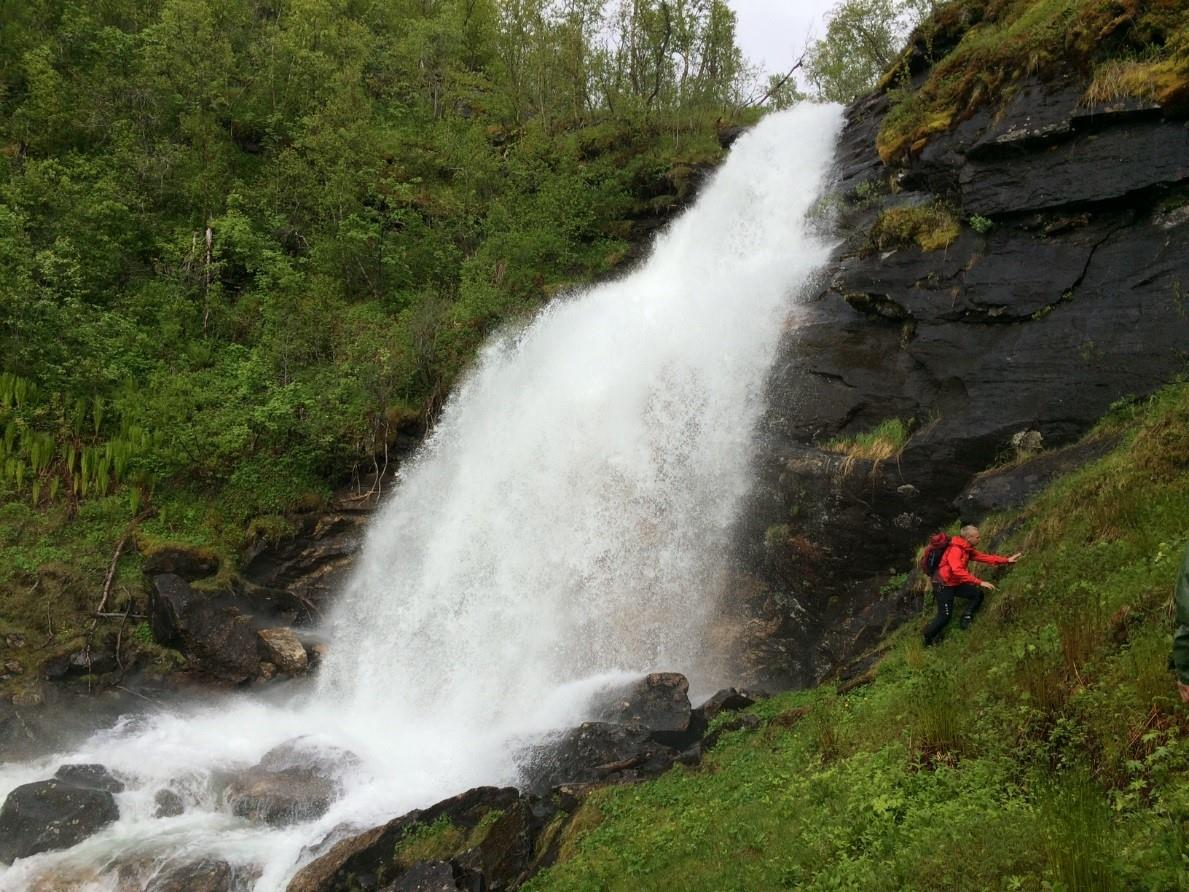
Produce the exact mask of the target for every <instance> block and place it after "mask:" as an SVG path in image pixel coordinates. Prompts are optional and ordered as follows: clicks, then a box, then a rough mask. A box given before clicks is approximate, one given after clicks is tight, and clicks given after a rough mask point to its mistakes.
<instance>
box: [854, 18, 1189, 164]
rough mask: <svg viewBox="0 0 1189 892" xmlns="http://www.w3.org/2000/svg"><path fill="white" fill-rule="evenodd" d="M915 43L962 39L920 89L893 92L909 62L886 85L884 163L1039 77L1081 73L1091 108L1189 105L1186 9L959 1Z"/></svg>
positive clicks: (911, 151) (923, 30)
mask: <svg viewBox="0 0 1189 892" xmlns="http://www.w3.org/2000/svg"><path fill="white" fill-rule="evenodd" d="M918 37H919V38H920V40H921V41H922V42H923V43H924V44H925V45H926V46H930V47H939V46H946V45H948V44H950V43H952V42H954V40H955V39H956V38H959V37H960V39H958V40H957V45H956V46H955V47H954V48H953V49H952V50H950V52H948V53H947V54H945V55H944V56H943V57H941V58H939V59H935V61H934V64H933V66H932V68H931V69H930V70H929V73H928V76H927V77H926V78H925V80H924V82H923V83H922V84H921V85H920V86H919V87H918V88H915V89H906V88H902V87H898V86H897V84H898V83H900V81H901V75H902V73H903V71H904V68H903V64H902V63H903V61H906V60H907V55H906V56H905V57H904V59H903V60H902V62H901V63H898V64H897V65H896V66H895V67H893V68H892V70H890V71H889V72H888V73H887V75H886V76H885V78H884V82H883V86H884V87H887V88H890V91H891V94H892V98H893V103H892V107H891V109H890V111H889V113H888V115H887V117H886V118H885V120H884V123H883V125H882V127H881V130H880V133H879V136H878V138H877V140H876V144H877V148H878V149H879V153H880V156H881V157H882V158H883V159H884V161H886V162H893V161H897V160H900V159H903V158H904V157H905V156H907V155H910V154H916V153H919V152H920V150H921V149H923V148H924V146H925V145H926V144H927V143H928V140H929V138H930V137H931V136H932V135H934V134H936V133H939V132H941V131H944V130H948V129H949V128H950V127H952V126H953V125H955V124H957V123H958V122H960V121H962V120H965V119H966V118H968V117H970V115H971V114H973V113H974V112H975V111H976V110H977V109H979V108H980V107H982V106H985V105H988V104H994V103H998V102H1002V101H1003V100H1005V99H1007V98H1009V97H1010V96H1011V95H1012V93H1013V92H1014V91H1015V90H1017V89H1018V88H1019V85H1020V83H1021V82H1022V81H1023V80H1024V79H1025V78H1026V77H1028V76H1029V75H1034V74H1043V73H1045V72H1054V71H1059V70H1064V71H1073V72H1075V73H1078V74H1079V75H1080V76H1081V77H1082V78H1083V79H1084V81H1085V82H1087V83H1089V84H1090V88H1089V90H1088V93H1087V100H1088V101H1104V100H1111V99H1115V98H1119V97H1120V96H1142V97H1146V98H1150V99H1154V100H1155V101H1157V102H1159V103H1161V104H1162V105H1164V106H1166V107H1169V108H1173V109H1179V108H1183V107H1185V106H1186V105H1189V5H1187V4H1186V2H1185V0H954V2H950V3H946V4H943V5H942V6H941V7H940V9H939V11H938V12H937V13H936V14H935V15H934V16H933V17H931V18H930V19H929V20H928V21H927V22H926V23H925V24H924V25H922V26H921V28H920V29H919V30H918Z"/></svg>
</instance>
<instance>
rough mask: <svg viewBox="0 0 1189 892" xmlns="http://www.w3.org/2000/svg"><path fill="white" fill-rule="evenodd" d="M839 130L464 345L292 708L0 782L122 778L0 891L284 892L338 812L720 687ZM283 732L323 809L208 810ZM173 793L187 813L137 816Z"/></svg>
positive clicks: (791, 150) (356, 815)
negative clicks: (739, 538)
mask: <svg viewBox="0 0 1189 892" xmlns="http://www.w3.org/2000/svg"><path fill="white" fill-rule="evenodd" d="M839 125H840V115H839V113H838V110H837V109H836V108H834V107H823V106H808V105H803V106H800V107H798V108H797V109H794V110H792V111H790V112H784V113H781V114H777V115H772V116H770V117H768V118H766V119H765V120H764V121H763V122H762V123H761V124H760V125H759V126H758V127H756V128H755V129H754V130H753V131H752V132H750V133H748V134H746V135H745V136H744V137H742V138H741V139H740V140H739V142H738V143H737V144H736V146H735V148H734V150H733V151H732V153H731V156H730V158H729V159H728V160H727V162H726V164H725V165H724V166H723V167H722V169H721V170H720V171H719V172H718V173H717V174H716V175H715V177H714V179H713V181H712V183H711V184H710V185H709V186H708V187H707V188H706V189H705V191H704V194H703V195H702V197H701V198H700V199H699V200H698V202H697V204H696V206H695V207H694V208H693V209H692V210H691V211H690V212H688V213H687V214H685V215H684V216H683V217H682V218H681V219H680V220H678V221H677V222H676V223H675V224H674V225H673V226H672V227H671V228H670V229H669V230H668V231H667V232H666V233H665V234H664V235H663V236H662V237H661V238H660V239H659V240H658V242H657V244H656V246H655V247H654V249H653V252H652V254H651V256H650V257H649V259H648V261H647V262H646V263H645V264H644V265H643V266H642V267H641V268H639V269H638V270H637V271H635V272H634V273H632V274H631V275H629V276H626V277H625V278H623V279H621V280H619V281H616V282H611V283H608V284H604V285H601V286H598V287H595V288H591V289H589V290H586V291H582V292H578V293H575V294H573V295H571V296H569V297H567V298H565V299H563V300H559V301H557V302H555V303H554V304H553V305H552V306H551V307H549V308H548V309H546V310H545V311H544V312H542V313H541V314H540V315H539V316H538V318H537V319H536V320H535V321H534V322H533V323H532V324H531V325H529V326H528V327H527V328H525V329H524V330H522V331H520V332H518V333H516V334H509V335H506V336H504V337H501V338H498V339H496V340H494V341H493V342H492V343H490V344H489V345H488V346H487V347H486V348H485V349H484V350H483V352H482V355H481V357H480V359H479V362H478V363H477V366H476V368H475V370H474V372H473V373H472V374H471V376H470V377H469V378H468V380H467V381H466V383H465V384H464V385H463V386H462V388H461V389H460V390H459V392H458V393H457V395H456V396H455V397H454V398H453V400H452V401H451V402H450V404H449V405H448V406H447V408H446V411H445V412H444V414H443V418H442V422H441V424H440V425H439V427H438V428H437V430H436V431H435V433H434V435H433V437H432V438H431V440H430V441H429V443H427V444H426V446H425V447H424V448H423V449H422V451H421V452H420V453H419V455H418V456H417V457H416V459H415V460H414V461H413V462H412V463H411V464H410V465H409V466H408V467H407V468H406V469H405V470H404V471H403V473H402V475H401V481H400V484H399V487H398V489H397V491H396V493H395V494H394V496H393V498H392V499H391V501H390V502H389V504H388V505H387V506H386V508H385V509H384V510H383V512H382V513H381V515H380V516H379V517H378V518H377V519H376V520H375V521H374V523H373V525H372V527H371V529H370V531H369V535H368V538H367V543H366V546H365V549H364V552H363V555H362V558H361V560H360V564H359V567H358V569H357V571H356V573H355V575H354V578H353V580H352V582H351V584H350V586H349V588H348V590H347V592H346V593H345V594H344V596H343V598H342V599H341V601H340V604H339V606H338V608H337V611H336V615H335V618H334V622H333V630H332V632H333V635H332V645H331V651H330V657H329V658H328V660H327V663H326V665H325V667H324V669H323V673H322V677H321V679H320V681H319V683H318V685H317V689H316V690H315V691H314V693H313V694H312V695H310V696H303V697H302V698H301V699H300V700H298V701H297V702H292V703H289V704H284V705H277V704H264V703H262V702H260V701H259V700H254V699H252V698H250V697H249V696H246V695H243V696H238V697H235V698H229V699H227V700H224V701H223V702H220V703H219V704H217V705H216V706H213V707H206V708H203V709H196V710H191V711H188V712H173V713H164V714H161V715H157V716H151V717H149V718H146V719H141V720H138V721H136V722H132V723H125V724H123V725H120V726H117V727H116V728H114V729H112V730H109V731H106V732H104V733H102V734H99V735H97V736H95V737H94V738H92V739H91V740H90V741H88V743H87V744H86V746H85V747H84V748H82V749H81V750H79V751H77V752H74V753H68V754H57V755H56V756H54V757H53V758H50V759H44V760H38V761H37V762H35V763H26V764H24V765H15V766H5V767H4V768H3V769H0V796H3V795H7V793H8V792H9V791H10V790H11V789H12V788H13V787H15V786H17V785H18V784H21V783H26V782H28V781H31V780H36V779H41V778H44V777H48V776H49V775H50V774H51V773H52V771H53V768H54V767H56V765H58V764H61V763H63V762H67V761H70V762H80V761H81V762H101V763H103V764H105V765H107V766H108V767H109V768H110V769H111V770H112V771H113V773H115V774H117V775H118V776H119V777H121V779H123V780H125V782H126V783H127V784H128V791H127V792H125V793H122V794H120V795H119V796H118V803H119V806H120V812H121V817H120V820H119V821H118V822H117V823H116V824H114V825H112V826H111V827H109V828H108V829H106V830H104V831H102V832H101V833H99V834H97V835H96V836H94V837H92V838H91V839H89V840H87V841H86V842H84V843H82V844H81V845H79V846H76V847H75V848H73V849H70V850H67V851H65V852H60V853H52V854H46V855H40V856H35V857H33V858H30V859H27V860H24V861H18V862H17V864H16V865H15V866H14V867H12V868H10V869H8V870H7V871H6V872H4V873H0V888H4V889H24V888H28V887H31V886H32V885H33V884H34V882H35V881H36V878H37V877H39V876H47V875H50V876H54V877H56V878H57V881H59V882H66V881H69V880H70V878H75V879H77V881H78V883H79V884H80V885H78V886H77V887H76V888H80V889H84V888H85V889H92V888H93V889H110V888H113V887H114V884H115V866H116V865H118V864H120V863H125V864H126V863H129V862H130V861H135V860H137V859H147V860H157V861H169V862H172V863H185V862H187V861H193V860H197V859H199V858H202V857H217V858H221V859H223V860H227V861H229V862H231V863H233V864H243V865H259V866H260V867H261V868H262V870H263V873H262V874H261V875H260V878H259V880H258V881H257V882H256V885H255V888H256V890H257V892H272V890H277V889H283V888H284V885H285V883H286V881H287V879H288V877H289V876H291V875H292V873H293V872H294V871H295V869H296V866H297V864H298V862H299V860H301V858H302V854H301V853H302V848H303V847H304V846H307V845H312V844H314V843H316V842H318V841H319V840H321V839H322V838H323V837H324V836H325V835H326V833H327V832H329V830H330V829H331V828H333V827H335V826H336V825H338V824H340V823H342V822H344V821H347V822H352V823H357V824H359V825H367V824H369V823H376V822H379V821H381V820H384V819H386V818H388V817H391V816H393V815H395V814H399V813H401V812H403V811H407V810H408V809H410V808H413V807H417V806H425V805H428V804H430V803H431V802H433V801H436V800H437V799H440V798H442V797H445V796H448V795H451V794H453V793H457V792H460V791H461V790H463V789H466V788H467V787H469V786H474V785H477V784H483V783H500V782H514V781H515V780H516V766H515V764H514V756H513V754H514V752H515V750H516V749H517V746H518V745H519V744H520V743H523V742H527V741H530V740H531V739H532V738H533V737H534V736H535V735H539V734H541V733H544V732H547V731H550V730H554V729H557V728H562V727H566V726H568V725H572V724H574V723H576V722H577V721H579V720H580V719H581V718H582V717H583V710H584V709H585V708H586V706H587V704H588V703H589V700H590V698H591V696H593V695H594V694H595V693H597V692H598V691H599V690H600V689H602V688H604V687H605V686H606V685H607V684H608V683H609V682H610V681H615V680H622V679H624V678H625V677H627V676H628V675H633V674H640V673H644V672H648V671H653V670H658V669H660V670H675V671H680V672H684V673H686V674H687V675H689V676H690V678H691V681H692V683H693V685H694V687H695V689H698V688H701V689H703V690H709V688H710V686H711V685H712V684H714V683H717V682H719V681H722V680H723V679H719V678H716V677H715V672H716V667H717V666H718V665H719V663H717V662H716V659H715V658H718V657H721V656H722V655H720V654H714V653H711V652H709V648H708V645H707V625H708V623H709V622H710V621H711V620H712V618H713V613H714V611H715V609H716V607H717V606H718V597H719V595H720V594H721V584H722V581H723V576H724V570H725V561H726V555H727V547H728V535H729V532H730V529H731V525H732V523H733V522H734V521H735V519H736V513H737V510H738V507H739V504H740V500H741V499H742V497H743V496H744V494H745V493H746V490H747V486H748V471H749V462H750V459H751V441H752V437H753V433H754V427H755V424H756V422H757V420H758V418H759V415H760V412H761V411H762V408H763V404H762V391H763V386H764V380H765V375H766V372H767V369H768V367H769V365H770V363H771V360H772V357H773V354H774V351H775V348H776V344H777V341H778V339H779V337H780V333H781V329H782V325H783V324H784V322H785V320H786V319H787V317H788V316H789V313H790V311H791V309H792V299H793V298H794V296H795V294H796V292H797V290H798V288H799V287H800V286H802V285H803V283H805V281H806V280H807V279H808V277H809V276H810V274H811V273H812V272H813V270H814V269H816V268H817V267H818V266H820V265H821V264H822V263H823V262H824V260H825V259H826V255H827V252H828V245H827V244H826V243H825V242H824V241H823V240H822V239H820V238H819V237H817V236H816V235H815V234H814V232H813V231H812V229H811V227H810V226H809V224H808V223H807V221H806V215H807V212H808V211H809V209H810V207H811V205H812V203H813V202H814V201H815V200H816V198H817V196H818V195H819V193H820V191H821V189H822V187H823V185H824V181H825V177H826V173H827V168H828V165H829V163H830V160H831V155H832V149H833V145H834V139H835V136H836V133H837V130H838V128H839ZM302 734H305V735H310V734H313V735H315V736H316V737H317V739H319V740H322V741H325V742H326V743H329V744H334V745H336V746H340V747H344V748H346V749H349V750H352V751H353V752H355V753H357V754H358V755H359V756H360V757H361V764H360V766H359V768H358V770H357V771H356V772H354V773H353V774H352V775H351V777H350V778H349V779H348V783H347V790H346V794H345V796H344V797H343V798H342V799H340V800H339V801H338V802H337V803H335V804H334V805H333V806H332V808H331V810H330V811H329V812H328V813H327V814H326V815H325V816H324V817H323V818H321V819H319V820H317V821H313V822H309V823H306V824H301V825H298V826H295V827H290V828H286V829H273V828H269V827H264V826H262V825H255V824H250V823H249V822H247V821H245V820H243V819H239V818H234V817H233V816H231V815H230V814H228V813H226V811H224V810H222V808H221V806H220V803H219V801H218V797H217V795H216V794H215V793H214V792H212V791H213V790H214V789H215V785H213V784H212V783H211V780H210V779H211V776H212V774H217V773H218V772H219V771H225V770H227V769H229V768H232V769H233V768H236V767H243V766H246V765H249V764H252V763H253V762H255V761H256V760H257V759H258V758H259V757H260V755H261V754H262V753H263V752H264V751H266V750H267V749H269V748H270V747H272V746H274V745H275V744H277V743H279V742H281V741H283V740H286V739H289V738H292V737H295V736H298V735H302ZM167 785H172V786H173V787H174V788H175V789H180V790H181V791H182V792H183V793H184V795H185V798H186V799H187V804H188V809H187V811H186V813H185V814H183V815H182V816H179V817H174V818H162V819H157V818H153V817H152V799H153V795H154V793H155V791H156V790H159V789H162V788H163V787H165V786H167ZM0 870H3V868H0ZM53 888H58V887H53Z"/></svg>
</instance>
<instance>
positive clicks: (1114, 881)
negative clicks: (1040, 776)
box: [1036, 769, 1122, 892]
mask: <svg viewBox="0 0 1189 892" xmlns="http://www.w3.org/2000/svg"><path fill="white" fill-rule="evenodd" d="M1036 816H1037V819H1038V821H1039V825H1040V830H1041V835H1042V840H1043V846H1044V853H1045V858H1046V860H1047V861H1048V866H1049V869H1050V870H1051V871H1052V873H1053V875H1054V879H1056V880H1058V881H1059V882H1060V884H1061V885H1060V888H1064V889H1068V890H1070V892H1114V890H1118V889H1121V888H1122V886H1121V884H1120V883H1119V881H1118V878H1117V877H1116V875H1115V873H1114V871H1113V869H1112V866H1111V863H1110V848H1109V836H1110V828H1111V814H1110V807H1109V805H1108V803H1107V800H1106V796H1105V795H1104V793H1103V791H1102V789H1101V788H1100V787H1099V786H1098V784H1096V783H1095V782H1094V780H1093V778H1092V777H1091V776H1090V774H1089V772H1088V771H1086V770H1084V769H1076V770H1074V771H1071V772H1068V773H1066V774H1064V775H1062V776H1060V777H1053V778H1050V779H1048V780H1046V781H1045V782H1044V783H1043V784H1042V785H1041V787H1040V790H1039V795H1038V796H1037V802H1036Z"/></svg>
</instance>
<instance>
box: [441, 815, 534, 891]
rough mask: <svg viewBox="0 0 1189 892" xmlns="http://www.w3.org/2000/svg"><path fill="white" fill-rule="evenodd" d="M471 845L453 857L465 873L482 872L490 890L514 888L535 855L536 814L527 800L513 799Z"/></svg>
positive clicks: (480, 873) (473, 874)
mask: <svg viewBox="0 0 1189 892" xmlns="http://www.w3.org/2000/svg"><path fill="white" fill-rule="evenodd" d="M467 844H468V845H471V848H470V849H468V850H466V851H465V852H461V853H458V854H457V855H456V856H455V858H453V859H452V860H453V861H454V863H455V864H457V865H458V866H459V867H461V868H462V869H463V871H464V873H465V874H466V875H469V876H479V877H482V879H483V884H484V885H483V887H484V889H485V890H490V892H501V890H504V889H511V888H514V887H515V885H516V881H517V880H518V879H520V878H521V876H522V875H523V874H524V871H525V869H526V868H527V867H528V864H529V861H530V860H531V859H532V857H533V817H532V813H531V811H530V809H529V806H528V804H527V803H526V802H525V801H524V800H523V799H519V800H517V801H516V802H513V803H511V804H510V805H509V806H508V807H507V808H504V809H502V813H501V814H500V816H499V817H498V818H496V819H495V821H494V822H492V824H491V826H490V827H488V828H487V830H486V832H485V833H484V834H483V838H482V839H481V840H478V841H477V842H474V841H471V840H468V842H467Z"/></svg>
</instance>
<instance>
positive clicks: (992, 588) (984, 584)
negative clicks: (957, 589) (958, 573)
mask: <svg viewBox="0 0 1189 892" xmlns="http://www.w3.org/2000/svg"><path fill="white" fill-rule="evenodd" d="M979 585H981V586H982V587H983V588H985V589H986V590H987V591H989V592H993V591H995V590H996V589H995V586H993V585H992V584H991V583H989V582H980V583H979Z"/></svg>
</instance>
